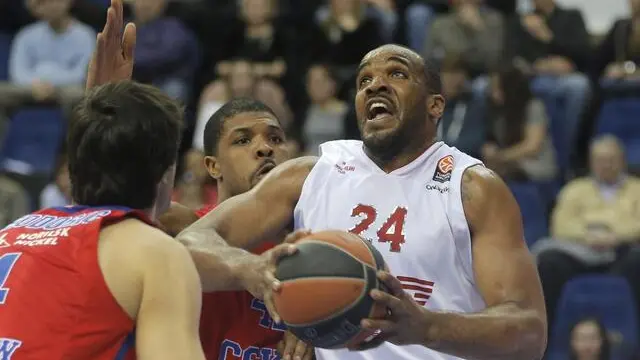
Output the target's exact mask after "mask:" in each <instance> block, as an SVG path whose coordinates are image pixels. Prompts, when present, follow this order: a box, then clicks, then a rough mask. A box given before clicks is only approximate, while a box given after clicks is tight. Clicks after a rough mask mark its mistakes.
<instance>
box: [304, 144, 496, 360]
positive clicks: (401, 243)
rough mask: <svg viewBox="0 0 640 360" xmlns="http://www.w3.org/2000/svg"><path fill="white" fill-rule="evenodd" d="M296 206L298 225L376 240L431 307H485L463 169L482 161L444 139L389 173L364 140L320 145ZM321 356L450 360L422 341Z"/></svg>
mask: <svg viewBox="0 0 640 360" xmlns="http://www.w3.org/2000/svg"><path fill="white" fill-rule="evenodd" d="M320 150H321V153H322V155H321V157H320V159H319V161H318V163H317V164H316V165H315V166H314V168H313V169H312V171H311V173H310V174H309V176H308V177H307V179H306V181H305V183H304V185H303V188H302V194H301V197H300V200H299V201H298V204H297V206H296V209H295V213H294V216H295V227H296V228H297V229H301V228H304V229H309V230H312V231H320V230H329V229H339V230H347V231H351V232H353V233H357V234H359V235H361V236H362V237H364V238H365V239H367V240H369V241H370V242H371V243H372V244H373V245H374V246H375V247H376V248H377V249H378V250H379V251H380V253H381V254H382V255H383V256H384V259H385V261H386V263H387V265H388V266H389V268H390V270H391V273H392V274H393V275H395V276H396V277H397V278H398V279H399V280H400V281H401V282H402V284H403V288H404V289H405V291H407V292H408V293H410V294H412V296H413V297H414V299H415V301H416V302H417V303H418V304H420V305H422V306H425V307H426V308H428V309H430V310H435V311H451V312H463V313H468V312H477V311H481V310H483V309H484V308H485V307H486V305H485V303H484V301H483V300H482V297H481V296H480V294H479V292H478V289H477V288H476V286H475V283H474V276H473V268H472V261H471V238H470V233H469V228H468V225H467V221H466V219H465V215H464V210H463V207H462V198H461V196H460V182H461V179H462V173H463V172H464V170H465V169H466V168H468V167H470V166H473V165H478V164H481V162H480V161H479V160H477V159H474V158H472V157H470V156H468V155H466V154H464V153H462V152H460V151H458V150H457V149H455V148H452V147H449V146H447V145H445V144H444V143H442V142H438V143H435V144H434V145H432V146H431V147H430V148H429V149H428V150H427V151H425V152H424V153H423V154H422V155H420V157H418V158H417V159H416V160H414V161H413V162H411V163H410V164H408V165H406V166H404V167H402V168H400V169H397V170H394V171H392V172H391V173H388V174H387V173H385V172H384V171H383V170H381V169H380V168H379V167H378V166H377V165H376V164H375V163H374V162H373V161H372V160H371V159H370V158H369V157H367V156H366V154H365V153H364V150H363V144H362V142H361V141H354V140H339V141H331V142H327V143H324V144H322V145H321V146H320ZM316 356H317V358H318V360H338V359H339V360H345V359H346V360H372V359H376V360H391V359H406V360H445V359H446V360H451V359H458V358H456V357H454V356H450V355H445V354H442V353H439V352H436V351H433V350H430V349H427V348H425V347H423V346H418V345H411V346H396V345H393V344H390V343H384V344H382V345H381V346H380V347H378V348H376V349H371V350H367V351H360V352H355V351H354V352H351V351H348V350H324V349H318V350H316Z"/></svg>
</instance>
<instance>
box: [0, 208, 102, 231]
mask: <svg viewBox="0 0 640 360" xmlns="http://www.w3.org/2000/svg"><path fill="white" fill-rule="evenodd" d="M109 214H111V210H98V211H91V212H87V213H84V214H80V215H76V216H54V215H40V214H31V215H26V216H23V217H21V218H20V219H18V220H16V221H14V222H13V223H12V224H11V225H9V226H7V227H6V228H5V230H8V229H15V228H27V229H31V230H55V229H60V228H66V227H72V226H78V225H86V224H90V223H92V222H94V221H98V220H100V219H102V218H103V217H105V216H108V215H109Z"/></svg>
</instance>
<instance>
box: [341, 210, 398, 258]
mask: <svg viewBox="0 0 640 360" xmlns="http://www.w3.org/2000/svg"><path fill="white" fill-rule="evenodd" d="M378 215H379V214H378V211H377V210H376V209H375V208H374V207H373V206H371V205H364V204H358V205H357V206H356V207H354V208H353V210H351V217H361V220H360V222H358V223H357V224H356V225H355V226H354V227H352V228H351V229H350V230H349V232H351V233H353V234H356V235H362V233H363V232H365V231H366V230H367V229H369V227H371V225H373V223H375V221H376V219H377V217H378ZM406 218H407V209H406V208H404V207H400V206H399V207H396V208H395V210H394V211H392V212H391V214H390V215H388V217H387V219H386V220H385V221H384V223H382V225H381V226H380V228H379V229H378V230H377V231H376V236H377V237H378V241H379V242H385V243H389V244H390V245H389V250H390V251H392V252H400V250H401V249H402V244H404V223H405V221H406Z"/></svg>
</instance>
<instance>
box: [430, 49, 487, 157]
mask: <svg viewBox="0 0 640 360" xmlns="http://www.w3.org/2000/svg"><path fill="white" fill-rule="evenodd" d="M441 71H442V74H441V75H442V90H443V92H444V96H445V98H446V99H447V106H446V107H445V109H444V113H443V114H442V118H440V121H439V122H438V139H439V140H442V141H444V142H446V143H447V144H448V145H451V146H455V147H457V148H458V149H460V150H462V151H464V152H466V153H468V154H469V155H471V156H474V157H478V158H479V157H480V155H481V154H480V149H481V147H482V145H483V144H484V143H485V141H486V137H487V131H486V130H487V129H486V125H485V113H486V101H484V100H483V99H477V98H474V94H473V92H472V91H471V89H470V86H469V77H468V75H467V66H465V64H464V62H463V60H462V58H460V57H457V56H452V55H450V56H447V57H446V58H445V59H444V61H443V63H442V70H441Z"/></svg>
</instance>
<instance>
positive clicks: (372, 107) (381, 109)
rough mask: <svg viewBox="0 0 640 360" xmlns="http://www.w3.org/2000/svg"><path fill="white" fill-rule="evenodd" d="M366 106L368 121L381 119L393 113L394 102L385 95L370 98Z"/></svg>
mask: <svg viewBox="0 0 640 360" xmlns="http://www.w3.org/2000/svg"><path fill="white" fill-rule="evenodd" d="M366 106H367V121H380V120H383V119H385V118H387V117H389V116H392V115H393V110H394V107H393V104H392V103H391V101H389V100H387V99H385V98H383V97H376V98H372V99H370V100H368V101H367V105H366Z"/></svg>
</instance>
